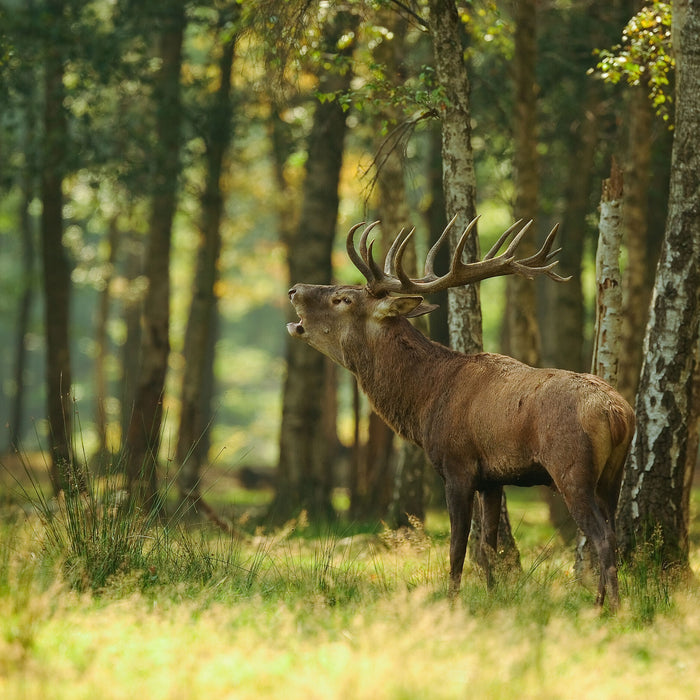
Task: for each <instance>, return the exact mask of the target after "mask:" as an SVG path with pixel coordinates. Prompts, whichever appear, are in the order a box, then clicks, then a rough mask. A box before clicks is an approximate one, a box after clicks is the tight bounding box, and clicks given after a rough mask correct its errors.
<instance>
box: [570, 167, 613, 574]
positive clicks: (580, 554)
mask: <svg viewBox="0 0 700 700" xmlns="http://www.w3.org/2000/svg"><path fill="white" fill-rule="evenodd" d="M622 189H623V178H622V171H621V170H620V169H619V167H618V166H617V163H616V162H615V160H614V159H613V162H612V167H611V170H610V178H609V179H607V180H604V181H603V188H602V195H601V198H600V220H599V223H598V247H597V248H596V259H595V271H596V275H595V278H596V282H597V295H596V322H595V331H594V334H593V357H592V360H591V374H595V375H597V376H599V377H600V378H601V379H604V380H605V381H606V382H607V383H608V384H610V385H611V386H613V387H616V386H617V377H618V364H619V356H620V352H619V351H620V345H621V335H622V285H621V274H620V245H621V241H622V233H623V227H622V218H623V217H622V211H623V200H622ZM574 570H575V571H576V573H577V574H578V575H579V576H587V575H589V574H592V573H593V572H595V575H596V576H597V572H598V557H597V555H596V554H595V552H594V550H593V547H592V544H591V543H590V542H589V541H588V540H587V538H586V537H585V536H584V534H583V533H582V532H581V531H580V530H579V531H578V539H577V545H576V563H575V565H574Z"/></svg>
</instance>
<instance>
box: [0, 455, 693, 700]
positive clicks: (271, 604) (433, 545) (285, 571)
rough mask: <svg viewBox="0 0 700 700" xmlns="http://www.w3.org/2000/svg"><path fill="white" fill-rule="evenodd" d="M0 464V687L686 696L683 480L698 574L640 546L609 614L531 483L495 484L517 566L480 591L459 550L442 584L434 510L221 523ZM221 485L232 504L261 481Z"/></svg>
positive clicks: (689, 629) (689, 640) (179, 692)
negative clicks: (74, 493) (404, 520)
mask: <svg viewBox="0 0 700 700" xmlns="http://www.w3.org/2000/svg"><path fill="white" fill-rule="evenodd" d="M3 467H4V465H3ZM3 467H0V472H2V471H3ZM4 471H5V474H4V476H2V477H0V697H1V698H3V699H7V700H15V699H17V700H19V699H20V698H21V699H24V698H32V699H33V698H42V699H47V700H51V699H53V698H55V699H57V700H58V699H63V698H66V699H67V698H71V699H81V698H85V700H87V699H92V698H104V699H111V698H114V699H117V698H125V699H127V698H129V699H130V698H132V697H136V696H138V697H148V698H149V700H158V699H161V698H162V699H164V700H165V699H168V700H170V699H172V700H176V699H180V698H181V699H183V700H189V699H193V700H196V699H199V698H208V699H213V698H216V699H217V700H219V699H222V698H223V699H225V698H232V699H234V698H235V699H236V700H237V699H239V698H243V699H245V698H256V699H257V698H284V699H285V700H296V699H297V698H299V699H302V698H303V699H305V700H306V699H315V698H319V699H321V698H323V699H324V700H326V699H328V698H339V699H341V698H342V699H343V700H352V699H354V698H368V699H370V698H371V699H372V700H381V699H383V698H387V699H396V700H398V699H402V700H403V699H409V698H416V699H418V698H420V699H426V698H427V699H430V698H446V699H447V698H450V699H451V698H513V697H518V698H537V699H538V700H540V699H547V698H552V699H554V698H596V700H597V699H599V698H616V699H619V698H635V699H638V698H696V697H697V696H698V688H699V687H700V670H698V668H699V667H698V664H697V659H698V658H700V605H699V604H698V603H699V601H700V585H699V584H698V582H697V581H696V577H695V575H696V574H697V573H698V571H700V520H699V519H698V515H697V514H698V508H697V503H698V494H697V493H696V494H694V499H693V512H692V516H693V519H692V525H691V567H692V571H693V573H694V574H695V575H690V576H683V577H681V576H679V575H676V574H674V572H669V571H664V570H662V569H661V568H660V567H659V566H658V565H657V564H656V563H655V560H654V552H653V550H652V549H650V550H649V551H647V552H644V553H642V554H641V555H640V557H639V559H638V561H636V562H635V563H634V564H632V565H630V566H626V567H623V568H622V570H621V572H620V580H621V598H622V601H621V608H620V610H619V611H618V613H617V614H616V615H611V614H610V613H609V612H608V611H607V609H606V610H604V611H603V612H602V613H601V612H599V611H597V610H596V609H595V608H594V605H593V600H594V591H593V588H592V586H591V585H590V584H589V585H584V583H582V582H581V581H579V580H577V578H576V577H575V575H574V573H573V561H574V556H573V552H572V551H571V550H570V548H568V547H566V546H564V544H563V543H562V541H561V539H560V538H559V536H558V534H557V533H556V531H554V530H553V529H552V527H551V525H550V524H549V520H548V511H547V507H546V505H545V504H544V503H543V502H541V501H540V500H539V499H538V497H537V494H536V491H535V490H526V489H515V490H513V491H512V492H510V493H509V509H510V513H511V521H512V523H513V527H514V529H515V535H516V539H517V541H518V544H519V547H520V552H521V559H522V569H523V571H522V573H512V574H510V575H508V576H506V577H505V578H504V579H503V580H502V581H501V582H500V583H498V584H497V585H496V587H495V588H494V589H493V590H490V591H489V590H487V589H486V586H485V583H484V580H483V576H482V574H481V572H480V571H479V570H478V569H477V568H475V567H473V566H471V565H467V567H466V568H465V577H464V584H463V588H462V591H461V593H460V596H459V597H458V599H457V600H451V599H450V598H449V596H448V595H447V585H446V581H447V559H448V541H449V533H448V531H449V526H448V522H447V518H446V516H445V514H444V513H443V512H442V511H435V512H431V513H430V514H429V517H428V518H427V521H426V524H425V527H424V528H420V527H419V528H418V529H417V530H412V531H405V532H393V531H389V530H386V529H384V528H383V527H382V526H381V524H374V525H371V526H368V525H367V524H365V525H363V526H362V527H359V526H358V525H355V524H348V523H344V522H341V521H339V522H337V523H334V524H332V525H329V526H326V527H323V528H316V529H314V528H312V527H310V526H309V525H308V524H307V523H305V522H304V519H303V518H300V519H299V520H297V521H293V522H290V523H287V524H286V525H285V526H284V527H282V528H279V529H275V530H268V529H265V528H253V527H248V526H247V525H246V523H245V522H239V523H238V526H239V528H240V530H241V532H242V533H244V534H238V535H236V536H229V535H224V534H223V533H221V532H220V531H218V530H216V529H214V528H213V527H212V526H211V525H209V524H202V523H200V524H197V525H193V524H192V523H185V522H184V521H183V520H180V521H178V520H177V519H174V518H170V519H167V520H163V519H161V520H157V521H152V522H151V521H146V520H145V519H144V518H142V517H140V516H139V515H138V514H135V513H133V512H126V511H124V510H123V508H121V506H120V503H119V501H118V499H117V498H116V494H115V492H114V491H110V488H109V486H108V485H105V484H102V483H97V482H95V483H94V484H93V485H94V486H96V487H99V488H96V489H95V491H96V492H99V496H94V497H87V498H86V497H79V498H74V499H63V500H59V501H55V500H53V499H51V498H48V497H45V495H44V492H43V488H44V486H45V483H46V482H45V480H44V477H42V476H41V475H38V477H37V479H36V480H34V481H32V480H30V479H27V478H26V475H24V476H23V475H22V472H21V470H8V469H7V468H5V469H4ZM10 471H15V472H16V473H15V474H14V477H13V476H11V475H10ZM15 477H18V479H19V481H18V480H17V479H16V478H15ZM220 483H221V486H222V492H223V493H225V497H226V498H234V499H235V500H236V501H237V504H238V506H239V508H240V512H243V510H245V508H244V506H245V504H246V503H247V502H249V503H250V505H251V508H253V509H254V508H256V507H259V505H260V503H261V502H263V501H264V500H265V498H266V497H267V494H266V493H265V492H242V491H241V490H236V489H235V486H234V484H233V483H229V482H228V481H226V480H224V481H222V482H220ZM20 484H21V486H20ZM39 491H41V494H40V493H39ZM214 496H215V492H214V491H213V489H212V497H213V498H214ZM216 498H218V493H216Z"/></svg>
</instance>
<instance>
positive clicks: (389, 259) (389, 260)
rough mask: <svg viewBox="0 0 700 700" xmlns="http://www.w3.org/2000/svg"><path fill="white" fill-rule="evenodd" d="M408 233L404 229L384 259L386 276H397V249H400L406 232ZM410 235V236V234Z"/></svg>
mask: <svg viewBox="0 0 700 700" xmlns="http://www.w3.org/2000/svg"><path fill="white" fill-rule="evenodd" d="M405 231H406V228H405V227H403V228H402V229H401V230H400V231H399V233H398V235H397V236H396V238H394V240H393V241H392V243H391V246H390V247H389V250H388V251H387V254H386V257H385V258H384V274H385V275H393V274H395V265H394V258H395V256H396V249H397V248H398V247H399V245H400V244H401V240H402V238H403V235H404V232H405ZM409 235H410V234H409Z"/></svg>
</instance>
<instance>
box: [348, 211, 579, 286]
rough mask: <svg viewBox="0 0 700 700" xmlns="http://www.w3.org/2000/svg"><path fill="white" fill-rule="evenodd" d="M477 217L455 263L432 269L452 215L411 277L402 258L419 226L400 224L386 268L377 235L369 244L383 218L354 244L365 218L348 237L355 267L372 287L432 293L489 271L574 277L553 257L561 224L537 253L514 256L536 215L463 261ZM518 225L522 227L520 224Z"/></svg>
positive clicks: (465, 234) (558, 278) (489, 274)
mask: <svg viewBox="0 0 700 700" xmlns="http://www.w3.org/2000/svg"><path fill="white" fill-rule="evenodd" d="M478 219H479V217H476V218H475V219H473V220H472V221H470V222H469V224H468V225H467V227H466V228H465V229H464V231H463V232H462V235H461V236H460V238H459V241H458V242H457V245H456V247H455V250H454V253H453V255H452V259H451V261H450V269H449V271H448V272H447V273H446V274H444V275H442V276H438V275H436V274H435V271H434V269H433V265H434V262H435V256H436V253H437V250H438V249H439V247H440V245H441V244H442V243H443V242H444V241H445V239H446V238H447V235H448V233H449V230H450V227H451V226H453V225H454V222H455V221H456V217H454V218H453V219H451V220H450V222H449V223H448V224H447V226H446V227H445V230H444V231H443V232H442V234H441V235H440V238H439V239H438V241H437V242H436V243H435V244H434V245H433V246H432V247H431V249H430V250H429V251H428V255H427V256H426V261H425V274H424V276H423V277H422V278H420V279H411V278H410V277H409V276H408V275H407V274H406V272H405V271H404V269H403V264H402V262H403V256H404V253H405V252H406V248H407V246H408V244H409V242H410V240H411V236H412V235H413V233H414V231H415V229H411V230H410V231H409V232H408V233H405V232H404V231H405V229H401V231H400V232H399V234H398V235H397V236H396V238H395V239H394V241H393V243H392V245H391V247H390V249H389V252H388V253H387V255H386V258H385V259H384V270H383V271H382V269H381V268H380V267H379V265H378V264H377V262H376V261H375V260H374V256H373V247H374V241H372V242H371V243H370V244H369V248H368V247H367V237H368V235H369V233H370V231H371V230H372V229H373V228H374V227H375V226H376V225H377V224H378V223H379V222H378V221H375V222H374V223H371V224H369V225H368V226H366V228H365V230H364V231H363V233H362V238H361V239H360V244H359V253H358V251H357V250H355V246H354V241H353V235H354V233H355V231H357V229H358V228H359V227H360V226H363V225H364V223H362V224H357V225H356V226H353V227H352V228H351V229H350V232H349V233H348V240H347V249H348V255H349V257H350V259H351V260H352V262H353V264H354V265H355V267H357V269H358V270H359V271H360V272H362V274H363V275H364V276H365V277H366V279H367V288H368V289H369V290H370V292H371V293H372V294H374V295H379V296H381V295H384V294H387V293H391V292H395V293H399V294H415V293H417V294H429V293H431V292H437V291H439V290H442V289H448V288H449V287H458V286H462V285H465V284H472V283H474V282H480V281H481V280H484V279H487V278H489V277H499V276H503V275H513V274H519V275H523V276H525V277H530V278H532V277H535V276H537V275H546V276H547V277H550V278H551V279H553V280H555V281H557V282H566V281H568V280H569V279H571V278H570V277H562V276H561V275H558V274H557V273H556V272H554V271H553V268H554V267H555V266H556V265H557V264H558V261H556V260H553V258H554V257H555V256H556V255H557V253H558V252H559V250H560V249H557V250H551V248H552V245H553V243H554V239H555V236H556V234H557V230H558V226H555V227H554V228H553V229H552V230H551V232H550V233H549V235H548V236H547V239H546V240H545V242H544V244H543V245H542V247H541V248H540V249H539V250H538V251H537V253H535V254H534V255H531V256H530V257H528V258H524V259H522V260H516V259H515V255H516V251H517V248H518V245H519V244H520V241H521V240H522V238H523V236H524V235H525V234H526V233H527V232H528V231H529V230H530V228H531V227H532V223H533V222H532V221H528V222H527V223H526V224H525V225H524V226H521V224H522V220H521V221H517V222H516V223H515V224H513V225H512V226H510V227H509V228H508V229H507V230H506V231H504V232H503V233H502V234H501V235H500V236H499V239H498V241H496V243H495V244H494V245H493V246H492V248H491V249H490V250H489V252H488V253H487V254H486V255H485V256H484V257H483V258H482V259H481V260H479V261H477V262H469V263H465V262H463V260H462V256H463V253H464V249H465V247H466V244H467V240H468V238H469V235H470V234H471V233H472V231H473V230H474V227H475V226H476V224H477V221H478ZM518 228H519V230H517V229H518ZM516 230H517V233H515V235H514V236H513V238H512V240H511V241H510V243H509V244H508V247H507V248H506V250H505V251H504V252H503V253H500V254H499V253H498V251H499V250H500V249H501V247H502V246H503V244H504V243H505V242H506V241H507V240H508V238H510V236H511V235H513V232H514V231H516ZM550 261H551V262H550Z"/></svg>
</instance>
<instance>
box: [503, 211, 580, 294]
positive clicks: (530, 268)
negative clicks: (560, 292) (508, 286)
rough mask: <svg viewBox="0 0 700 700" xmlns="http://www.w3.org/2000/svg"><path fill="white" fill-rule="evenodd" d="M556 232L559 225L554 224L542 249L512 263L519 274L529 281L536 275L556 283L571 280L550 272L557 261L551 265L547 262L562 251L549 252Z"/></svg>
mask: <svg viewBox="0 0 700 700" xmlns="http://www.w3.org/2000/svg"><path fill="white" fill-rule="evenodd" d="M558 231H559V224H555V225H554V227H553V228H552V230H551V231H550V232H549V234H547V238H546V239H545V241H544V243H543V244H542V247H541V248H540V249H539V250H538V251H537V252H536V253H535V254H534V255H531V256H530V257H529V258H523V259H522V260H518V261H517V262H515V263H514V265H515V266H516V268H517V269H518V272H519V274H521V275H524V276H526V277H529V278H530V279H532V278H533V277H535V276H536V275H546V276H547V277H549V278H550V279H553V280H555V281H556V282H568V281H569V280H570V279H571V276H569V277H562V276H561V275H558V274H557V273H556V272H552V268H554V267H555V266H556V265H558V264H559V261H558V260H555V261H554V262H552V263H550V262H549V261H550V260H552V259H553V258H554V257H555V256H556V255H557V254H558V253H560V252H561V250H562V249H561V248H556V249H554V250H550V248H551V247H552V244H553V243H554V239H555V238H556V235H557V233H558ZM546 263H549V264H546Z"/></svg>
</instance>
